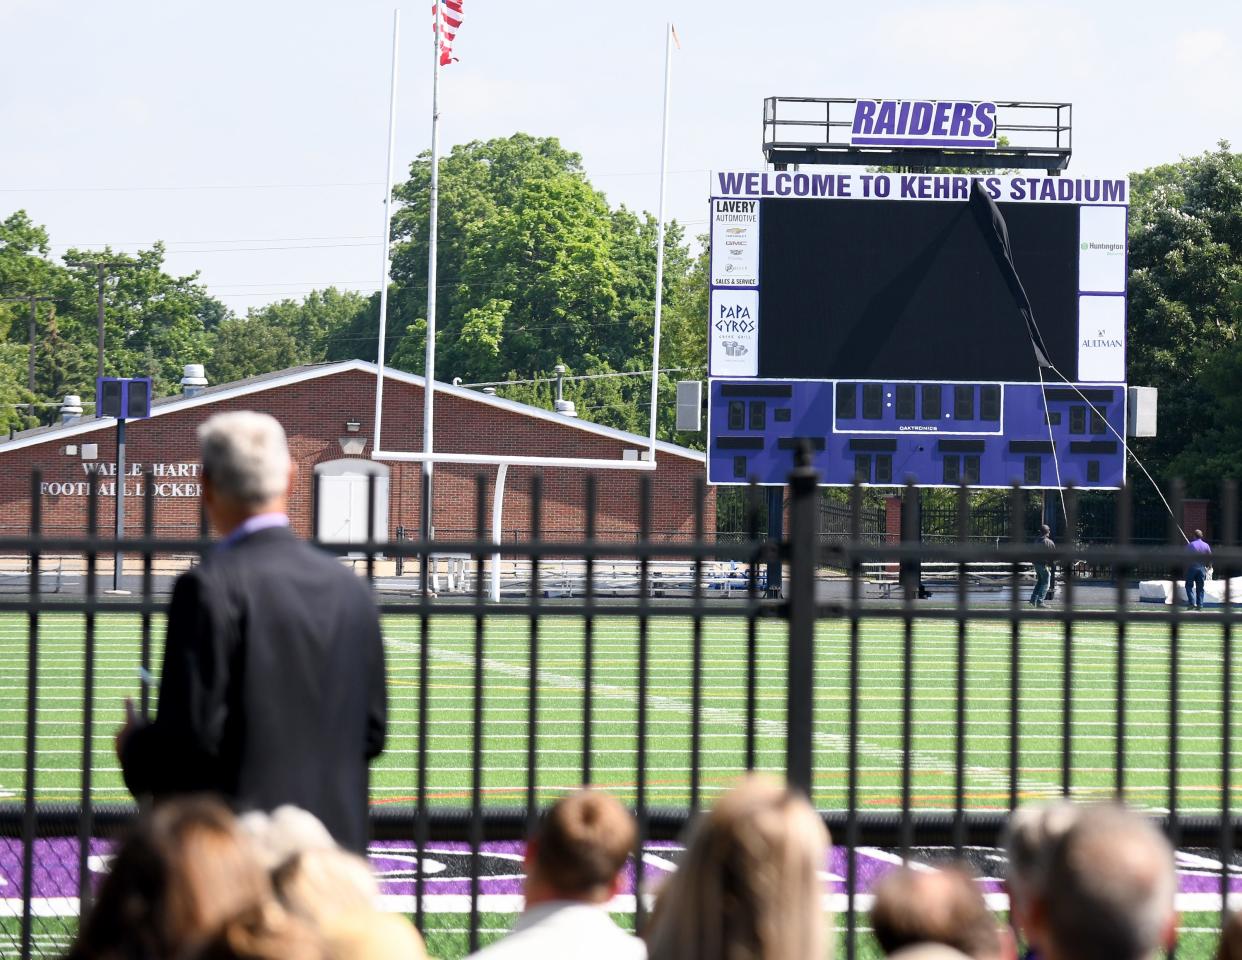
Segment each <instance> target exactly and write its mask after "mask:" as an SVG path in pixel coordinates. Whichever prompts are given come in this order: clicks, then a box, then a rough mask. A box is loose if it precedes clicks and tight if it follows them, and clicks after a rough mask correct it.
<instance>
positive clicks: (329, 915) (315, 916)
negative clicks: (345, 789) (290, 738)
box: [238, 806, 379, 928]
mask: <svg viewBox="0 0 1242 960" xmlns="http://www.w3.org/2000/svg"><path fill="white" fill-rule="evenodd" d="M238 819H239V822H240V823H241V826H242V829H243V830H244V831H245V832H246V834H247V835H248V836H249V837H250V840H251V842H252V843H253V844H254V847H255V851H256V853H257V855H258V857H259V860H260V861H261V862H262V863H263V865H264V866H265V867H266V868H267V870H268V872H269V874H270V875H271V879H272V885H273V886H274V887H275V890H276V898H277V899H278V900H279V901H280V903H281V905H282V906H283V907H284V908H285V909H286V910H288V911H289V912H290V913H292V914H293V915H294V916H296V917H299V918H301V919H302V920H305V921H306V922H307V923H311V924H313V925H315V926H316V927H319V928H324V927H326V926H327V925H328V924H329V923H330V922H331V921H332V920H333V919H334V918H336V917H338V916H341V915H346V914H353V913H360V914H367V913H371V914H374V912H375V911H376V910H377V908H378V906H379V885H378V884H377V883H376V881H375V874H373V873H372V872H371V865H370V864H369V863H367V861H366V860H364V859H363V858H362V857H359V856H356V855H355V854H352V853H349V852H348V851H346V850H343V849H341V848H340V847H339V846H337V844H336V842H335V841H334V840H333V839H332V836H331V835H330V834H329V833H328V831H327V828H325V827H324V825H323V824H322V823H320V822H319V821H318V820H316V819H315V817H314V816H313V815H312V814H310V813H307V812H306V811H305V810H299V809H298V808H297V807H291V806H284V807H279V808H277V809H276V810H274V811H272V812H271V813H270V814H267V813H262V812H260V811H258V810H252V811H250V812H249V813H246V814H243V815H242V816H241V817H240V818H238Z"/></svg>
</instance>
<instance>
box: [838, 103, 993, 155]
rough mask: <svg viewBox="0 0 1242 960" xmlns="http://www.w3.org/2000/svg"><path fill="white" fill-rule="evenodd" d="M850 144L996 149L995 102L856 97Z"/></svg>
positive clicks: (862, 145) (861, 145) (857, 145)
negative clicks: (861, 98)
mask: <svg viewBox="0 0 1242 960" xmlns="http://www.w3.org/2000/svg"><path fill="white" fill-rule="evenodd" d="M850 145H851V146H855V147H958V148H963V149H973V150H995V149H996V104H995V103H991V102H982V103H979V102H975V101H972V100H859V101H857V102H856V103H855V104H854V124H853V126H852V128H851V129H850Z"/></svg>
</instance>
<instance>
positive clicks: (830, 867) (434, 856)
mask: <svg viewBox="0 0 1242 960" xmlns="http://www.w3.org/2000/svg"><path fill="white" fill-rule="evenodd" d="M524 847H525V845H524V844H522V843H519V842H506V843H487V844H484V845H483V847H482V849H481V850H480V851H479V860H478V863H479V873H480V881H479V892H480V894H483V895H496V894H502V895H516V894H520V893H521V892H522V876H523V873H522V856H523V852H524ZM111 851H112V844H111V843H110V842H108V841H105V840H94V841H92V842H91V860H90V865H91V870H92V873H93V875H94V877H95V880H96V882H98V879H99V878H100V877H101V876H102V874H103V873H104V872H105V871H106V870H107V861H108V857H109V856H110V854H111ZM680 855H681V847H680V846H679V845H678V844H676V843H670V842H652V843H649V844H648V845H647V847H646V853H645V857H644V860H645V874H646V878H645V880H646V884H647V885H648V886H649V888H651V889H658V887H659V884H660V882H661V881H662V880H663V879H664V878H665V877H667V876H668V875H669V874H670V873H671V872H672V871H673V870H675V869H676V864H677V860H678V859H679V858H680ZM951 856H952V850H950V849H948V848H944V847H923V848H917V849H914V850H912V851H911V857H912V859H913V860H915V861H916V862H918V863H923V864H928V865H932V866H934V865H935V864H936V863H938V862H943V861H945V860H947V859H949V858H950V857H951ZM1177 856H1178V874H1179V883H1178V889H1179V892H1180V893H1183V894H1195V893H1201V894H1210V895H1215V894H1217V893H1219V891H1220V864H1219V862H1218V861H1216V860H1213V859H1212V858H1211V855H1210V853H1202V854H1200V853H1196V852H1193V851H1179V852H1178V855H1177ZM965 857H966V859H967V860H968V861H969V862H970V864H971V866H972V867H973V868H974V870H975V871H976V872H977V873H978V874H979V876H980V878H981V880H980V882H981V884H982V885H983V888H984V891H985V892H987V893H1002V892H1003V887H1002V885H1001V882H1000V876H1001V873H1002V872H1003V868H1004V858H1003V854H1002V853H1001V851H999V850H995V849H992V848H987V847H971V848H968V849H967V850H966V851H965ZM370 861H371V866H372V868H373V869H374V870H375V872H376V875H377V876H378V878H379V881H380V889H381V892H382V893H383V894H385V895H388V896H413V895H414V893H415V886H416V881H417V879H418V875H419V864H418V857H417V854H416V851H415V848H414V844H413V843H412V842H410V843H406V842H401V841H385V842H382V843H373V844H372V845H371V848H370ZM471 861H472V857H471V852H470V847H469V845H468V844H465V843H429V844H428V845H427V853H426V858H425V860H424V863H423V868H422V873H423V881H424V885H423V890H424V895H425V896H427V897H429V898H435V897H436V896H446V895H463V894H466V895H468V894H469V893H470V886H471V884H470V873H471ZM900 862H901V858H900V856H899V855H898V854H896V853H895V852H894V851H888V850H880V849H877V848H873V847H862V848H859V849H858V850H856V851H855V864H856V876H857V884H856V889H855V892H856V893H866V892H867V891H868V890H870V889H871V887H872V886H873V885H874V883H875V882H876V880H877V879H878V878H879V877H881V876H883V875H884V874H885V873H887V872H888V871H890V870H892V869H894V867H895V866H897V865H898V864H899V863H900ZM77 863H78V844H77V841H76V840H74V839H71V838H60V839H49V840H39V841H37V842H36V844H35V870H34V891H33V893H34V897H35V899H36V900H51V899H59V898H69V899H72V898H75V897H76V896H77V893H78V888H77ZM846 872H847V871H846V851H845V849H844V848H843V847H835V848H833V851H832V854H831V858H830V862H829V863H828V864H827V871H826V880H827V883H828V892H829V893H833V894H844V893H845V892H846V886H845V876H846ZM1229 872H1230V880H1229V889H1230V891H1231V893H1235V894H1242V856H1235V858H1234V860H1233V861H1232V862H1231V863H1230V865H1229ZM21 877H22V845H21V841H20V840H13V839H4V840H0V903H3V906H4V908H5V909H4V912H5V913H6V914H8V915H14V914H15V913H17V912H20V910H19V909H18V910H15V909H14V907H15V905H17V904H19V902H20V896H21V882H22V881H21ZM622 892H623V893H627V894H633V892H634V870H633V867H632V866H631V867H629V868H627V870H626V874H625V884H624V889H623V891H622ZM429 909H431V910H433V911H434V909H435V906H434V901H433V902H432V903H430V904H429Z"/></svg>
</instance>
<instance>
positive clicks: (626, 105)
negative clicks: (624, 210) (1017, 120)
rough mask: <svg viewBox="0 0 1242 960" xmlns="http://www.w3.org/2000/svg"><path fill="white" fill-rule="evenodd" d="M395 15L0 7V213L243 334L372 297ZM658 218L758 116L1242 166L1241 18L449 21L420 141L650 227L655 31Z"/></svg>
mask: <svg viewBox="0 0 1242 960" xmlns="http://www.w3.org/2000/svg"><path fill="white" fill-rule="evenodd" d="M398 6H399V7H400V9H401V14H402V37H401V41H402V57H401V72H400V87H399V130H398V145H397V157H398V169H399V172H400V171H401V170H404V168H405V167H406V165H408V162H409V161H410V160H411V159H412V158H413V157H414V156H415V155H416V154H417V153H418V152H419V151H420V150H423V149H425V148H426V147H427V146H428V143H429V136H430V119H429V113H430V96H431V36H430V0H420V2H418V3H410V2H403V3H400V4H398ZM393 7H394V4H393V2H392V0H337V2H328V0H303V2H298V3H294V2H291V0H251V2H249V3H242V2H238V0H212V2H205V0H159V2H155V0H110V2H108V3H88V2H85V0H74V2H68V0H0V41H2V44H0V49H2V50H3V53H0V91H3V92H2V93H0V216H4V215H7V214H8V213H10V212H11V211H12V210H15V209H19V208H25V209H26V210H27V211H29V213H30V214H31V216H32V217H34V219H35V220H36V221H39V222H41V223H44V224H46V225H47V226H48V228H49V230H50V231H51V233H52V240H53V242H54V243H55V244H56V247H55V252H57V253H59V252H62V251H63V250H64V249H65V248H66V247H68V246H70V245H89V246H95V245H99V244H102V243H104V242H110V243H112V244H113V246H114V247H116V248H119V249H125V250H133V249H136V248H137V247H138V246H144V245H149V244H150V243H151V242H152V241H154V240H156V239H163V240H165V241H167V242H168V245H169V251H170V255H169V259H168V267H169V269H170V270H172V271H174V272H178V273H188V272H192V271H194V270H199V271H201V273H202V277H203V279H204V281H205V282H206V283H207V285H208V287H209V288H210V289H211V291H212V292H213V293H214V294H215V295H217V296H219V297H221V298H222V299H223V300H224V301H225V302H226V303H227V304H228V305H229V306H230V307H231V308H233V309H234V310H236V311H237V312H239V313H244V312H245V309H246V308H247V307H250V306H255V305H258V304H262V303H265V302H267V301H270V300H275V299H279V298H281V297H282V296H294V297H297V296H301V295H302V294H304V293H305V292H306V291H308V290H310V289H312V288H315V287H322V286H327V285H329V284H333V283H335V284H336V285H338V286H343V287H347V288H350V289H357V290H365V291H369V290H374V289H376V288H377V286H378V277H379V275H380V246H379V236H380V232H381V215H382V209H381V199H382V196H383V186H382V182H383V176H384V156H385V143H386V136H387V127H386V124H387V108H388V103H387V92H388V67H389V50H390V43H391V32H390V31H391V20H392V10H393ZM667 19H672V20H673V21H674V22H675V23H676V25H677V29H678V33H679V34H680V36H681V40H682V50H681V51H680V52H678V53H677V54H676V59H675V62H674V68H673V70H674V72H673V108H672V137H671V141H670V152H669V169H670V171H671V176H670V178H669V204H668V211H669V215H670V217H675V218H677V219H678V220H681V221H682V222H685V223H687V224H688V227H689V229H690V231H691V232H696V233H697V232H700V231H702V230H703V228H704V225H705V223H704V221H705V208H706V196H707V176H708V171H709V170H710V169H713V168H726V167H743V168H757V167H759V166H761V164H762V155H761V153H760V139H761V110H762V101H763V98H764V97H765V96H769V95H773V94H780V95H790V96H803V95H805V96H862V97H885V96H887V97H923V98H935V97H943V98H960V99H1001V100H1008V99H1027V100H1068V101H1072V102H1073V104H1074V159H1073V162H1072V164H1071V166H1070V170H1071V171H1072V172H1074V173H1077V174H1088V173H1092V174H1095V173H1100V174H1119V173H1126V172H1130V171H1133V170H1137V169H1142V168H1144V167H1147V166H1150V165H1152V164H1156V163H1162V162H1167V161H1171V160H1175V159H1177V158H1178V157H1179V156H1182V155H1187V154H1194V153H1198V152H1200V151H1202V150H1204V149H1208V148H1210V147H1212V146H1213V145H1214V143H1215V142H1216V141H1217V140H1219V139H1222V138H1225V139H1229V140H1231V141H1233V142H1234V144H1235V146H1238V145H1239V144H1242V97H1240V95H1239V91H1242V4H1236V3H1225V2H1211V3H1208V2H1195V0H1188V2H1183V3H1179V4H1169V3H1161V4H1156V3H1148V2H1131V3H1119V2H1112V0H1107V2H1093V3H1077V4H1075V3H1059V2H1056V0H1049V2H1041V3H979V2H935V0H932V2H922V3H913V2H888V3H884V4H880V3H870V4H857V3H855V4H849V5H844V4H837V3H829V2H805V0H802V2H800V0H787V2H785V3H783V4H759V3H753V2H752V3H744V2H737V0H715V2H706V0H699V2H689V0H668V2H664V3H656V2H653V0H628V2H624V3H621V2H609V0H598V2H580V3H565V2H564V0H561V2H557V3H552V2H544V0H527V2H522V3H518V2H514V0H510V2H500V0H466V23H465V26H464V27H463V29H462V31H461V34H460V37H459V39H458V45H457V53H458V55H459V56H460V58H461V61H460V62H459V63H457V64H454V65H453V66H451V67H449V68H447V69H446V70H445V71H444V75H443V81H442V83H443V88H442V90H443V92H442V100H441V105H442V112H443V123H442V127H441V131H442V137H443V143H444V144H445V146H446V149H447V147H448V146H451V145H452V144H454V143H461V142H464V141H468V140H471V139H476V138H479V139H483V138H489V137H495V136H505V135H508V134H510V133H513V132H514V131H518V130H522V131H526V132H528V133H532V134H538V135H555V136H558V137H560V138H561V140H562V142H563V143H564V144H565V145H566V146H567V147H570V148H571V149H574V150H577V151H579V152H581V153H582V155H583V158H584V161H585V164H586V168H587V171H588V174H589V176H590V178H591V180H592V182H593V183H594V184H595V185H596V186H597V187H599V188H600V189H602V190H604V191H605V192H606V193H607V194H608V197H609V199H610V200H611V201H612V202H613V203H625V204H627V205H628V206H631V207H637V208H643V209H651V210H654V209H655V205H656V199H657V176H656V173H657V170H658V165H659V133H660V105H661V81H662V58H663V29H664V28H663V24H664V22H665V21H666V20H667Z"/></svg>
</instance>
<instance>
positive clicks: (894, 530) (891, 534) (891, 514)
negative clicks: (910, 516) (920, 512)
mask: <svg viewBox="0 0 1242 960" xmlns="http://www.w3.org/2000/svg"><path fill="white" fill-rule="evenodd" d="M884 542H885V543H901V497H900V496H891V497H885V498H884ZM884 570H885V572H886V573H897V572H898V564H895V563H892V564H889V565H888V566H886V567H885V568H884Z"/></svg>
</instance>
